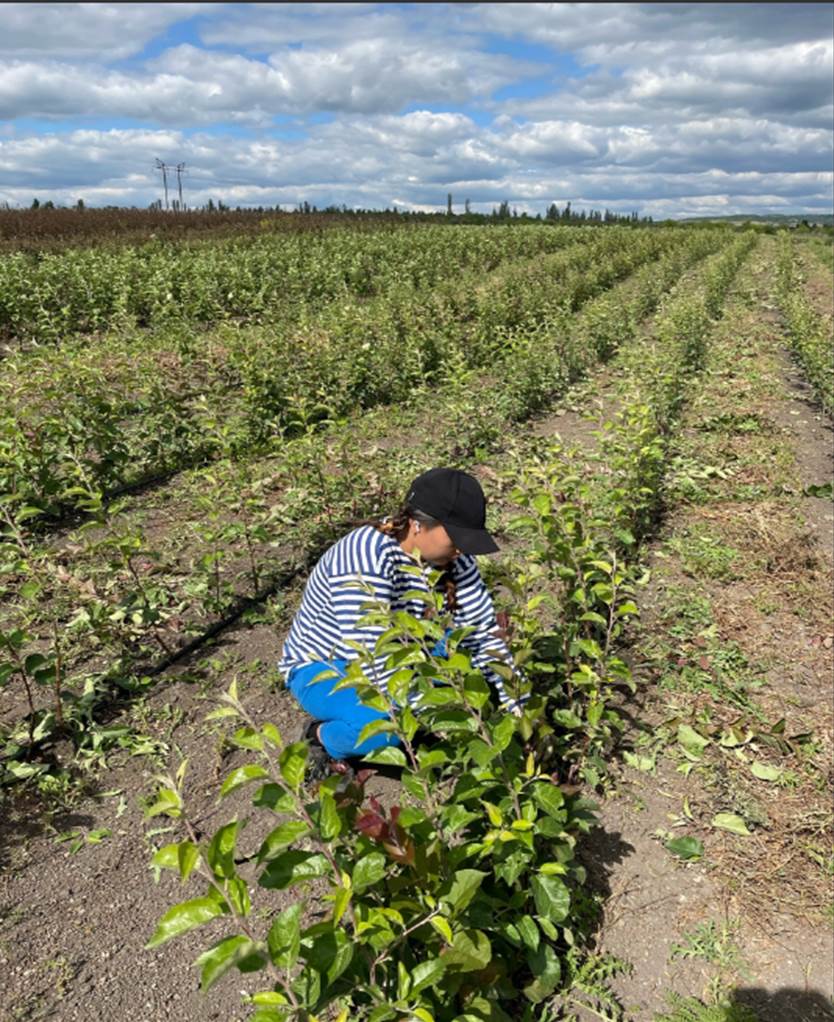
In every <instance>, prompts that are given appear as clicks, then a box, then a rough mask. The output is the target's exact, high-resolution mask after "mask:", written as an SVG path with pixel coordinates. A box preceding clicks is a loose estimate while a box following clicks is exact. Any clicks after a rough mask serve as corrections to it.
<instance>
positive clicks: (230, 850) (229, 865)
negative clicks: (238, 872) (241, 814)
mask: <svg viewBox="0 0 834 1022" xmlns="http://www.w3.org/2000/svg"><path fill="white" fill-rule="evenodd" d="M239 829H240V822H239V821H238V820H233V821H232V822H231V823H227V824H226V825H225V826H224V827H221V828H220V830H218V831H217V833H216V834H215V835H214V837H213V838H212V839H211V844H210V845H209V846H208V853H207V855H206V858H207V859H208V864H209V866H211V868H212V871H213V872H214V875H215V876H217V877H224V878H226V879H228V878H229V877H233V876H234V875H235V843H236V841H237V832H238V830H239Z"/></svg>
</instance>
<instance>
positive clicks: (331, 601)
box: [278, 525, 515, 708]
mask: <svg viewBox="0 0 834 1022" xmlns="http://www.w3.org/2000/svg"><path fill="white" fill-rule="evenodd" d="M415 564H416V560H415V559H414V558H412V557H411V556H409V555H408V554H407V553H406V552H405V551H404V550H403V548H402V547H401V546H400V544H399V542H398V541H397V540H396V539H395V538H394V537H393V536H389V535H387V534H386V533H384V532H380V530H379V529H376V528H374V526H372V525H362V526H360V527H359V528H357V529H353V530H352V531H351V532H349V533H347V535H345V536H343V537H342V538H341V539H340V540H338V541H337V542H336V543H334V544H333V545H332V546H331V547H330V548H329V549H328V550H327V551H326V552H325V553H324V554H323V555H322V557H321V558H320V559H319V561H318V563H317V564H316V566H315V567H314V568H313V571H312V573H311V574H310V577H309V579H308V580H307V584H306V586H305V587H304V595H303V597H302V600H301V605H300V607H299V608H298V610H297V611H296V614H295V617H294V618H293V622H292V626H291V627H290V631H289V634H288V635H287V638H286V640H285V642H284V647H283V650H282V655H281V659H280V661H279V663H278V667H279V670H280V671H281V672H282V673H283V675H284V676H285V677H286V676H287V675H288V674H289V672H290V671H291V670H292V668H293V667H297V666H300V665H302V664H307V663H311V662H313V661H328V660H331V659H334V658H340V659H343V660H348V661H351V660H355V659H357V658H358V656H359V654H358V653H357V651H356V650H355V649H353V648H352V647H351V646H349V645H348V644H347V643H348V641H353V642H358V643H360V644H361V645H362V646H364V647H365V648H367V649H372V648H373V646H374V644H375V643H376V641H377V639H378V638H379V636H380V635H382V633H383V632H384V631H385V627H384V626H383V625H381V624H379V625H377V624H373V625H371V624H364V625H362V626H360V625H359V624H358V622H359V620H360V619H361V618H363V617H364V616H365V615H366V614H367V613H368V610H367V608H366V609H365V610H363V609H362V605H363V604H367V603H368V602H369V601H375V602H376V601H380V602H381V603H382V604H385V605H389V606H390V608H391V610H392V611H397V610H403V611H406V612H407V613H409V614H412V615H414V616H415V617H422V614H423V610H424V607H425V604H423V603H421V602H420V601H419V600H417V599H414V598H413V597H412V598H411V599H407V598H406V596H405V594H406V593H407V591H408V590H419V591H421V592H425V593H427V592H429V585H428V583H427V581H426V579H425V578H423V577H422V576H420V575H416V574H414V573H411V572H406V571H402V570H401V569H402V568H403V566H405V565H411V566H412V567H413V566H414V565H415ZM449 570H450V571H451V574H452V578H453V580H454V582H455V585H456V601H457V605H458V606H457V609H456V610H455V611H454V613H453V623H454V626H455V627H456V628H460V627H464V626H467V625H468V626H474V631H472V632H471V633H470V634H469V635H468V636H467V637H466V638H465V639H463V640H462V641H461V642H460V644H459V645H460V647H461V648H462V649H464V650H466V652H468V653H469V654H470V656H471V660H472V665H473V667H474V668H475V669H476V670H479V671H481V672H483V674H484V676H485V677H486V678H487V679H488V680H489V681H490V682H491V683H492V684H493V685H495V687H496V688H497V690H498V694H499V697H500V699H501V702H502V704H504V705H505V706H506V707H508V708H510V707H513V706H514V705H515V701H514V700H512V699H511V698H510V697H509V695H508V694H507V692H506V691H505V689H504V682H503V679H502V678H501V677H500V676H499V675H498V674H497V673H496V672H495V671H492V670H490V669H489V666H488V665H489V663H490V662H491V661H504V662H505V663H506V664H507V665H508V666H510V667H512V666H513V663H512V654H511V653H510V651H509V649H508V647H507V645H506V643H505V642H504V641H503V640H502V639H501V638H499V637H498V636H497V635H496V634H494V633H495V630H496V629H497V627H498V622H497V620H496V617H495V610H494V607H493V602H492V597H491V595H490V593H489V590H488V589H487V587H486V586H485V585H484V581H483V579H482V578H481V573H480V571H479V570H478V564H477V561H476V560H475V558H474V557H473V556H471V555H469V554H461V555H459V556H458V557H456V558H455V559H454V561H452V562H451V565H450V568H449ZM369 587H370V588H369ZM387 655H388V654H385V655H384V656H381V657H379V658H377V659H376V660H375V661H374V663H373V665H372V666H371V665H370V664H368V665H366V667H365V668H364V672H365V675H366V677H368V678H369V680H371V681H373V682H375V683H376V684H377V685H378V686H379V687H380V688H381V689H382V690H383V692H386V693H387V684H386V683H387V681H388V679H389V678H390V677H391V676H392V675H393V674H394V673H395V672H396V670H397V668H388V669H386V668H385V660H386V658H387Z"/></svg>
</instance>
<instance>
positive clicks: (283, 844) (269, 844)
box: [258, 820, 310, 863]
mask: <svg viewBox="0 0 834 1022" xmlns="http://www.w3.org/2000/svg"><path fill="white" fill-rule="evenodd" d="M309 833H310V827H309V825H308V824H306V823H305V822H304V821H303V820H285V821H284V822H283V823H281V824H279V825H278V826H277V827H276V828H275V830H273V831H271V832H270V833H269V834H267V836H266V837H265V838H264V841H263V844H262V845H261V847H260V848H259V849H258V862H259V863H262V862H268V861H269V860H270V859H274V858H275V856H276V855H278V854H279V853H280V852H283V850H284V849H285V848H289V846H290V845H291V844H292V843H293V842H294V841H298V839H299V838H302V837H304V836H305V835H306V834H309Z"/></svg>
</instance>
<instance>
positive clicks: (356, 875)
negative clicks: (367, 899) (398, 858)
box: [351, 852, 386, 891]
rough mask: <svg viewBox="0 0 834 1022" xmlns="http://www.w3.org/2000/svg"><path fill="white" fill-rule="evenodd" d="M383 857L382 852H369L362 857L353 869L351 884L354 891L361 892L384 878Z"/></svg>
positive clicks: (384, 866)
mask: <svg viewBox="0 0 834 1022" xmlns="http://www.w3.org/2000/svg"><path fill="white" fill-rule="evenodd" d="M385 869H386V863H385V856H384V855H383V854H382V852H371V853H370V854H369V855H366V856H364V858H362V859H360V860H359V862H357V863H356V865H355V866H354V867H353V876H352V877H351V882H352V884H353V888H354V890H356V891H361V890H363V889H364V888H366V887H370V886H371V884H376V883H378V882H379V881H380V880H382V878H383V877H384V876H385Z"/></svg>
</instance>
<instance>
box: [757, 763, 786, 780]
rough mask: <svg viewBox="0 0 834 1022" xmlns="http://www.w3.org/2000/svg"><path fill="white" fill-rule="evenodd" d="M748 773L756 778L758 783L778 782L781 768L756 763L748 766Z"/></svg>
mask: <svg viewBox="0 0 834 1022" xmlns="http://www.w3.org/2000/svg"><path fill="white" fill-rule="evenodd" d="M750 773H751V774H752V775H753V776H754V777H758V778H759V780H760V781H778V780H779V778H780V777H781V776H782V773H783V771H782V769H781V767H776V766H771V765H770V764H769V763H759V762H758V761H756V762H755V763H753V764H751V766H750Z"/></svg>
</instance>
